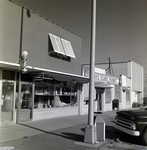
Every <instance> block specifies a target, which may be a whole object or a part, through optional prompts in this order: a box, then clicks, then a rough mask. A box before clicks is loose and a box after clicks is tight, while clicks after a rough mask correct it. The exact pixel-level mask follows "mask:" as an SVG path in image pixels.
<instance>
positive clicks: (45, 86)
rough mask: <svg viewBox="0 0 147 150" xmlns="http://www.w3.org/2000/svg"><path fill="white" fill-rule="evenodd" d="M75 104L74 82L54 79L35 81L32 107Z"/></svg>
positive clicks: (54, 106)
mask: <svg viewBox="0 0 147 150" xmlns="http://www.w3.org/2000/svg"><path fill="white" fill-rule="evenodd" d="M68 106H71V107H73V106H77V98H76V83H74V82H59V81H54V80H49V81H43V80H42V81H39V82H35V100H34V108H36V109H40V108H56V107H68Z"/></svg>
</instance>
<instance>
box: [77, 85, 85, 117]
mask: <svg viewBox="0 0 147 150" xmlns="http://www.w3.org/2000/svg"><path fill="white" fill-rule="evenodd" d="M82 91H83V84H80V83H77V104H78V115H82V108H83V101H84V100H83V92H82Z"/></svg>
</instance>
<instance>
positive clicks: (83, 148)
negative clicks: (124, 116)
mask: <svg viewBox="0 0 147 150" xmlns="http://www.w3.org/2000/svg"><path fill="white" fill-rule="evenodd" d="M115 114H116V112H115V111H110V112H103V114H101V116H103V118H104V120H105V123H106V126H107V128H106V140H105V141H99V143H98V144H88V143H84V142H83V140H84V130H85V126H86V125H87V119H88V118H87V115H82V116H68V117H60V118H53V119H46V120H39V121H31V122H26V123H22V124H11V125H1V126H0V150H11V149H12V150H34V149H35V150H48V149H49V150H61V149H62V150H98V149H100V150H108V149H114V150H115V149H116V150H117V149H120V150H121V148H125V149H126V150H127V149H132V148H134V147H132V145H129V144H126V143H123V142H121V141H119V140H115V139H117V137H118V136H119V132H118V133H115V135H113V134H114V132H116V130H115V129H114V128H113V123H114V116H115ZM139 148H140V149H141V148H142V147H139ZM141 150H143V149H141Z"/></svg>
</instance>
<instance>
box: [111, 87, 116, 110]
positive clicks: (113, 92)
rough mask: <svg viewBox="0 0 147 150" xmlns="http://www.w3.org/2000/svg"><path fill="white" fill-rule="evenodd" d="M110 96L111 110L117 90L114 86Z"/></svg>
mask: <svg viewBox="0 0 147 150" xmlns="http://www.w3.org/2000/svg"><path fill="white" fill-rule="evenodd" d="M110 96H111V103H110V105H111V106H110V108H112V102H113V100H114V99H115V88H114V86H113V87H112V88H110Z"/></svg>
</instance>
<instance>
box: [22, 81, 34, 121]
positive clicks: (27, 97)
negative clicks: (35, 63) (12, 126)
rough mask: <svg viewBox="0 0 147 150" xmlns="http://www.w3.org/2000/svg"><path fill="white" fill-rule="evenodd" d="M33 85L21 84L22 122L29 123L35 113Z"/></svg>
mask: <svg viewBox="0 0 147 150" xmlns="http://www.w3.org/2000/svg"><path fill="white" fill-rule="evenodd" d="M32 88H33V86H32V83H28V82H21V99H20V113H19V115H20V116H19V118H20V120H19V121H20V122H24V121H29V120H31V119H32V111H33V102H34V101H33V96H32V95H33V94H32V90H33V89H32Z"/></svg>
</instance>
